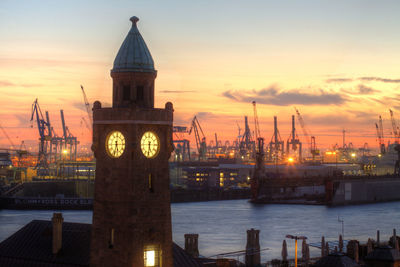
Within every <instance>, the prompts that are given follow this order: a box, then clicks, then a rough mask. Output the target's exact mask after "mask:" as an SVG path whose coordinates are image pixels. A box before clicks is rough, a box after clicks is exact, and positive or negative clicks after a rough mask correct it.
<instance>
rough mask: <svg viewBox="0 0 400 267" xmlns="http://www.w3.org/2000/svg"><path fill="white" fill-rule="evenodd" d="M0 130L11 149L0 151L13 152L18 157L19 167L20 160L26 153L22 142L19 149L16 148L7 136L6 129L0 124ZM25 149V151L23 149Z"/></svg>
mask: <svg viewBox="0 0 400 267" xmlns="http://www.w3.org/2000/svg"><path fill="white" fill-rule="evenodd" d="M0 129H1V131H2V132H3V134H4V136H5V137H6V138H7V140H8V142H9V143H10V145H11V147H10V148H4V149H3V148H2V149H0V150H6V151H14V152H15V153H16V154H17V157H18V166H21V158H22V156H23V155H27V154H28V151H27V150H26V147H25V143H24V141H22V142H21V145H20V147H19V149H17V148H16V146H15V145H14V142H13V141H12V140H11V138H10V136H9V135H8V133H7V131H6V129H4V127H3V126H2V125H1V124H0ZM23 148H25V149H23Z"/></svg>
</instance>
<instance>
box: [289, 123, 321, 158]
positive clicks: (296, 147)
mask: <svg viewBox="0 0 400 267" xmlns="http://www.w3.org/2000/svg"><path fill="white" fill-rule="evenodd" d="M314 141H315V139H314ZM290 148H291V150H292V151H293V152H297V153H298V160H299V162H301V161H302V158H301V157H302V154H301V152H302V143H301V142H300V140H299V137H298V135H297V133H296V125H295V116H294V115H292V132H291V133H290V136H289V138H288V140H287V141H286V153H287V154H288V155H289V153H290Z"/></svg>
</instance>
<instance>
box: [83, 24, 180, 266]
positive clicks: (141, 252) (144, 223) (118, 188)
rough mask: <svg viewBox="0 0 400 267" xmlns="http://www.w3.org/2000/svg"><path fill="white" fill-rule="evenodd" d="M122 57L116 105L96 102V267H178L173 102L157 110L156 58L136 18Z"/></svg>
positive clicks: (117, 63)
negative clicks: (175, 253) (175, 255)
mask: <svg viewBox="0 0 400 267" xmlns="http://www.w3.org/2000/svg"><path fill="white" fill-rule="evenodd" d="M130 20H131V22H132V27H131V29H130V31H129V33H128V35H127V36H126V38H125V40H124V42H123V43H122V45H121V48H120V49H119V51H118V54H117V56H116V58H115V61H114V65H113V68H112V70H111V77H112V79H113V101H112V107H111V108H105V107H102V106H101V103H100V102H98V101H96V102H95V103H94V105H93V146H92V149H93V152H94V155H95V157H96V182H95V195H94V207H93V225H92V233H91V255H90V257H91V259H90V265H91V266H104V267H113V266H118V267H121V266H122V267H123V266H127V267H128V266H129V267H133V266H134V267H142V266H163V267H169V266H172V263H173V259H172V230H171V208H170V191H169V170H168V159H169V157H170V154H171V152H172V150H173V146H172V120H173V107H172V103H170V102H168V103H166V104H165V108H163V109H160V108H154V80H155V78H156V76H157V71H156V70H155V68H154V62H153V58H152V56H151V54H150V51H149V49H148V48H147V45H146V43H145V41H144V40H143V38H142V36H141V34H140V32H139V30H138V28H137V22H138V20H139V19H138V18H137V17H132V18H131V19H130Z"/></svg>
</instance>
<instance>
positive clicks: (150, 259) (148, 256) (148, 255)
mask: <svg viewBox="0 0 400 267" xmlns="http://www.w3.org/2000/svg"><path fill="white" fill-rule="evenodd" d="M155 264H156V252H155V251H154V250H147V251H145V252H144V266H155Z"/></svg>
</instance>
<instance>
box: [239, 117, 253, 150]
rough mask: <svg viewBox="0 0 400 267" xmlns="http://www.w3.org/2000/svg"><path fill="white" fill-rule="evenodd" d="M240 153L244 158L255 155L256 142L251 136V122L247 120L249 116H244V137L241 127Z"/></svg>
mask: <svg viewBox="0 0 400 267" xmlns="http://www.w3.org/2000/svg"><path fill="white" fill-rule="evenodd" d="M238 127H239V125H238ZM239 136H240V140H239V153H240V155H241V156H242V157H244V156H246V157H247V156H249V155H254V147H255V144H254V141H253V137H252V135H251V131H250V127H249V122H248V119H247V116H244V133H243V135H240V127H239Z"/></svg>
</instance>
